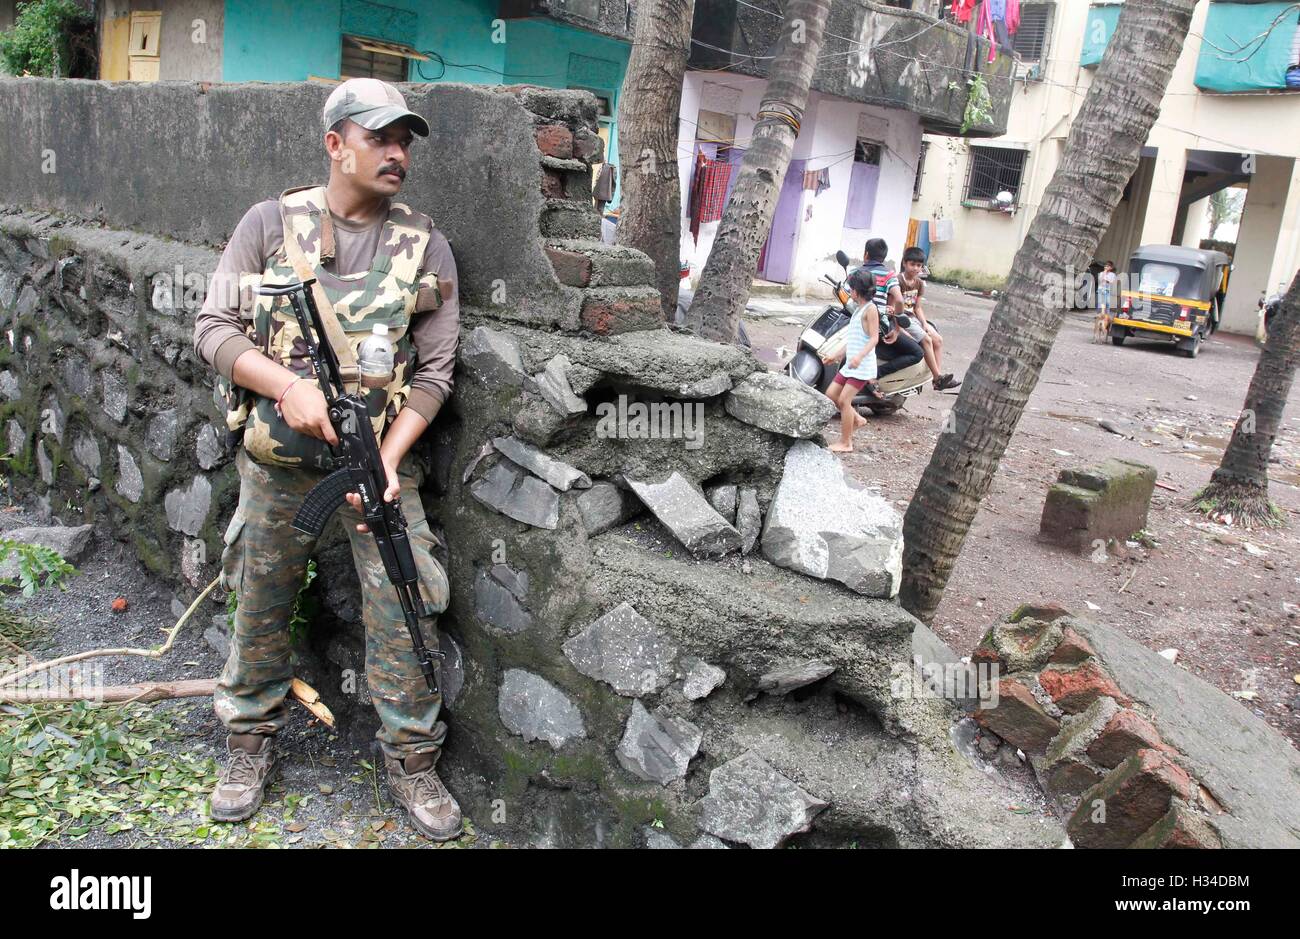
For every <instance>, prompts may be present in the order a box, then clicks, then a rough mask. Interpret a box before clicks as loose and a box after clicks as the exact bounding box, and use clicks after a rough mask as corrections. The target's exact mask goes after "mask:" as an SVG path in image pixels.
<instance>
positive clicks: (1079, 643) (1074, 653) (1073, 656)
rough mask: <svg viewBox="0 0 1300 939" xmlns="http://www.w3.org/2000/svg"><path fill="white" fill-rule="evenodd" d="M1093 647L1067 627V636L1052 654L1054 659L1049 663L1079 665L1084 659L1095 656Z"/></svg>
mask: <svg viewBox="0 0 1300 939" xmlns="http://www.w3.org/2000/svg"><path fill="white" fill-rule="evenodd" d="M1093 654H1094V653H1093V651H1092V646H1090V645H1088V640H1087V639H1084V638H1083V637H1082V636H1080V635H1079V634H1078V633H1077V632H1075V631H1074V630H1073V629H1071V628H1070V627H1069V626H1066V627H1065V635H1064V636H1063V637H1062V638H1061V643H1060V645H1058V646H1057V647H1056V651H1055V652H1053V653H1052V657H1051V658H1050V659H1048V660H1047V661H1048V662H1050V663H1052V664H1053V665H1078V664H1079V663H1080V662H1082V661H1083V660H1084V659H1088V658H1091V657H1092V656H1093Z"/></svg>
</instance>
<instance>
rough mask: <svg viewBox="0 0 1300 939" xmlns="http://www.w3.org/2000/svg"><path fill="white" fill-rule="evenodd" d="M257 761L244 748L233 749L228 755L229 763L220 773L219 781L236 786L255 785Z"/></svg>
mask: <svg viewBox="0 0 1300 939" xmlns="http://www.w3.org/2000/svg"><path fill="white" fill-rule="evenodd" d="M260 769H261V768H260V767H259V765H258V762H257V761H255V760H254V759H253V755H252V754H251V753H249V752H248V751H246V750H235V751H234V752H233V753H231V755H230V763H229V765H227V766H226V771H225V772H224V773H222V774H221V782H222V783H223V784H226V785H229V784H232V783H233V784H234V785H236V786H256V785H257V780H258V777H259V775H260Z"/></svg>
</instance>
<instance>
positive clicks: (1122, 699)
mask: <svg viewBox="0 0 1300 939" xmlns="http://www.w3.org/2000/svg"><path fill="white" fill-rule="evenodd" d="M1038 683H1039V684H1040V685H1042V686H1043V690H1044V691H1046V692H1047V694H1048V696H1049V697H1050V698H1051V699H1052V701H1053V702H1054V703H1055V704H1056V706H1057V707H1059V708H1060V709H1061V710H1062V711H1064V712H1065V713H1067V714H1078V713H1079V712H1080V711H1082V710H1084V709H1085V708H1087V707H1088V705H1089V704H1092V702H1093V701H1095V700H1097V699H1098V698H1100V697H1102V696H1106V697H1111V698H1114V699H1115V700H1116V701H1117V702H1119V703H1120V704H1122V705H1126V706H1127V705H1129V704H1132V701H1130V700H1129V699H1128V698H1127V697H1126V696H1125V695H1124V692H1122V691H1120V690H1119V686H1118V685H1116V684H1115V682H1114V681H1113V680H1112V679H1111V677H1110V676H1109V675H1107V674H1106V673H1105V672H1104V671H1102V669H1101V666H1100V665H1098V664H1097V660H1096V659H1089V660H1088V661H1086V662H1084V663H1083V664H1082V665H1079V666H1077V667H1076V668H1061V667H1059V666H1055V665H1053V666H1049V667H1048V668H1045V669H1043V670H1042V671H1041V672H1039V673H1038Z"/></svg>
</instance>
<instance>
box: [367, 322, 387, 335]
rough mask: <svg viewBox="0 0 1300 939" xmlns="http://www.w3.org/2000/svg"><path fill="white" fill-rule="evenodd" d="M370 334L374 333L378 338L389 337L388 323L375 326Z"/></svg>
mask: <svg viewBox="0 0 1300 939" xmlns="http://www.w3.org/2000/svg"><path fill="white" fill-rule="evenodd" d="M370 332H371V333H373V334H374V335H376V336H387V335H388V324H387V323H376V324H375V325H374V327H373V328H372V329H371V330H370Z"/></svg>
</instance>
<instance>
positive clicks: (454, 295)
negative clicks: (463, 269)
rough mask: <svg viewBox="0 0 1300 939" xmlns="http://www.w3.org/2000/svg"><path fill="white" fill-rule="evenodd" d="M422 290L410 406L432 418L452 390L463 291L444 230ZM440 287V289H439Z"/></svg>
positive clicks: (434, 242) (433, 246) (436, 235)
mask: <svg viewBox="0 0 1300 939" xmlns="http://www.w3.org/2000/svg"><path fill="white" fill-rule="evenodd" d="M420 272H421V273H420V291H419V297H418V299H417V301H416V305H415V314H414V316H413V317H412V319H411V343H412V345H414V346H415V359H416V365H415V374H414V375H413V376H412V377H411V396H410V398H409V399H407V402H406V404H407V406H408V407H410V408H411V409H413V410H414V411H415V412H416V413H417V414H419V415H420V416H421V417H423V418H424V419H425V420H426V421H429V422H432V421H433V419H434V417H435V416H437V414H438V410H439V409H440V408H441V407H442V404H443V402H444V401H446V400H447V397H448V396H449V395H450V394H451V390H452V370H453V369H454V368H455V366H456V343H457V340H458V338H459V335H460V293H459V286H460V285H459V281H458V280H457V277H456V259H455V258H454V257H452V253H451V245H450V244H448V243H447V239H446V237H445V236H444V235H443V234H442V232H440V231H438V230H436V229H435V230H434V232H433V234H432V235H431V236H430V238H429V246H428V248H426V249H425V252H424V263H423V265H422V266H421V268H420ZM435 288H436V289H435Z"/></svg>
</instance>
